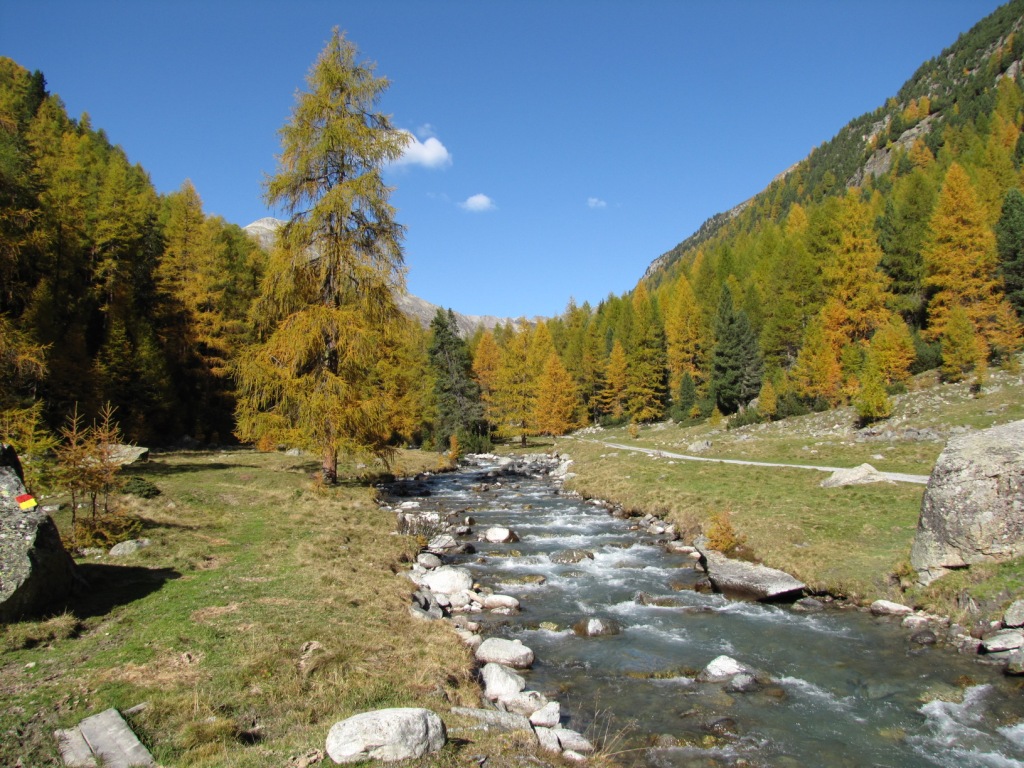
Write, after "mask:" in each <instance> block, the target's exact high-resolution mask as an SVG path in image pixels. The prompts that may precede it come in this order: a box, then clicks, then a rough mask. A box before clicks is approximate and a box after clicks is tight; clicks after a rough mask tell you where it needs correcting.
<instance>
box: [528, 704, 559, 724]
mask: <svg viewBox="0 0 1024 768" xmlns="http://www.w3.org/2000/svg"><path fill="white" fill-rule="evenodd" d="M561 720H562V705H561V704H559V703H558V702H557V701H549V702H548V703H547V704H545V705H544V706H543V707H541V708H540V709H538V710H537V711H536V712H534V713H533V714H532V715H530V722H531V723H533V724H534V725H536V726H540V727H541V728H557V727H558V724H559V722H561Z"/></svg>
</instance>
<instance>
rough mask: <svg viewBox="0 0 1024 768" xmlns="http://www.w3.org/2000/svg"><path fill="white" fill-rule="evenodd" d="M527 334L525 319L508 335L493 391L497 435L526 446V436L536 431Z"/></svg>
mask: <svg viewBox="0 0 1024 768" xmlns="http://www.w3.org/2000/svg"><path fill="white" fill-rule="evenodd" d="M530 336H531V334H530V329H529V326H528V325H527V323H526V322H525V321H521V322H520V326H519V329H518V330H517V331H516V332H515V333H513V334H512V335H511V336H509V338H508V341H507V342H506V344H505V348H504V349H503V350H502V355H501V364H500V365H499V366H498V375H497V381H496V382H495V387H494V393H493V413H494V417H493V418H494V419H495V422H496V425H497V426H496V430H495V431H496V432H497V433H498V435H500V436H501V437H505V438H510V439H517V440H519V442H520V444H521V445H526V441H527V437H528V436H529V435H532V434H535V433H536V428H535V426H534V421H533V418H534V414H535V411H534V404H535V402H536V398H537V391H536V376H534V374H533V371H531V370H530V365H529V356H530Z"/></svg>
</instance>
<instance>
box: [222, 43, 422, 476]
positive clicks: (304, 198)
mask: <svg viewBox="0 0 1024 768" xmlns="http://www.w3.org/2000/svg"><path fill="white" fill-rule="evenodd" d="M356 56H357V51H356V48H355V46H354V45H352V44H351V43H350V42H348V41H347V40H346V39H345V38H344V37H343V36H342V35H341V34H340V33H339V32H338V30H337V29H335V30H334V32H333V33H332V35H331V39H330V40H329V41H328V43H327V46H326V47H325V48H324V50H323V51H322V52H321V54H320V56H319V58H318V59H317V61H316V63H315V64H314V65H313V68H312V69H311V70H310V73H309V75H308V77H307V86H308V90H306V91H305V92H300V93H299V94H298V96H297V101H296V105H295V108H294V109H293V111H292V115H291V119H290V120H289V122H288V123H287V124H286V125H285V127H284V128H282V130H281V142H282V152H281V155H280V156H279V159H278V170H277V173H276V174H274V175H273V176H272V177H271V178H270V179H269V180H268V181H267V185H266V198H267V201H268V203H269V204H271V205H281V206H284V208H285V209H286V211H287V213H288V216H289V217H290V218H289V220H288V221H287V223H286V224H285V225H284V227H283V228H282V230H281V231H280V233H279V236H278V241H277V246H276V248H275V251H274V253H273V254H272V257H271V260H270V263H269V264H268V267H267V274H266V276H265V277H264V280H263V284H262V288H261V295H260V298H259V300H258V301H257V303H256V307H255V309H254V315H253V316H254V320H255V321H256V322H257V324H258V327H259V329H260V333H261V340H260V342H259V343H257V344H255V345H254V346H253V347H252V348H250V349H249V350H247V352H246V353H245V354H244V355H243V356H242V357H241V359H240V362H239V364H238V367H237V381H238V388H239V404H238V410H237V417H238V429H237V434H238V436H239V437H240V438H241V439H243V440H248V441H261V442H262V443H263V444H274V443H277V442H279V441H281V442H286V443H291V444H293V445H299V446H304V447H307V448H311V449H315V450H318V451H319V452H320V455H321V458H322V462H321V472H322V475H323V479H324V480H325V481H326V482H328V483H333V482H335V481H336V479H337V461H338V453H339V452H340V451H345V452H349V453H358V452H363V453H368V454H372V455H374V456H376V457H378V458H381V459H383V460H385V461H387V460H388V459H389V458H390V456H391V453H392V449H391V447H390V445H389V438H390V436H391V430H390V426H391V420H390V418H389V409H390V408H391V407H393V404H392V403H390V402H388V401H387V400H386V399H385V398H384V397H382V396H381V393H380V391H379V390H378V388H377V387H376V384H377V381H378V371H377V370H376V363H377V361H378V360H379V359H380V357H381V354H380V349H381V347H382V346H388V345H392V344H394V343H396V340H395V334H394V326H395V325H396V322H397V318H398V309H397V307H396V305H395V300H394V292H395V291H397V290H401V289H402V288H403V287H404V286H403V283H404V276H403V272H402V269H403V267H402V252H401V246H400V241H401V238H402V234H403V227H402V226H401V225H399V224H398V223H397V222H396V221H395V219H394V209H393V208H392V206H391V205H390V203H389V202H388V197H389V193H390V190H389V189H388V187H387V186H385V184H384V181H383V178H382V174H381V171H382V168H383V166H384V165H385V164H387V163H388V162H390V161H393V160H396V159H397V158H398V157H400V156H401V153H402V151H403V148H404V146H405V144H406V142H407V141H408V135H407V134H405V133H403V132H401V131H398V130H396V129H395V128H393V126H392V125H391V122H390V120H389V119H388V118H387V116H385V115H383V114H381V113H379V112H377V111H376V102H377V100H378V98H379V97H380V96H381V94H382V93H383V92H384V90H385V89H386V88H387V86H388V82H387V80H386V79H384V78H382V77H377V76H376V75H375V73H374V66H373V65H372V64H368V63H365V62H360V61H357V60H356Z"/></svg>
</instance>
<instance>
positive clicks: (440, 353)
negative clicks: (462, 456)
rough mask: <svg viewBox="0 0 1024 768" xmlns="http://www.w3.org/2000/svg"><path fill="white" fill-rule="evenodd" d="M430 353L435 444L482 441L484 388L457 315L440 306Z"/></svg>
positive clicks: (442, 448)
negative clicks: (477, 378)
mask: <svg viewBox="0 0 1024 768" xmlns="http://www.w3.org/2000/svg"><path fill="white" fill-rule="evenodd" d="M430 331H431V337H430V345H429V347H428V348H427V355H428V358H429V360H430V368H431V370H432V371H433V374H434V404H435V407H436V409H437V421H436V423H435V424H434V447H435V448H436V450H438V451H445V450H447V449H448V446H449V445H450V444H451V438H452V437H453V436H454V437H456V438H457V439H458V442H459V445H461V446H463V447H467V446H472V445H474V444H475V443H476V442H478V438H479V436H480V434H481V432H482V431H483V430H482V424H481V422H482V421H483V415H484V414H483V405H482V404H481V402H480V387H479V385H478V384H477V383H476V382H475V381H474V380H473V377H472V362H471V361H470V357H469V349H468V348H467V347H466V342H465V341H463V339H462V337H461V336H459V329H458V325H457V324H456V321H455V314H454V313H453V312H452V311H451V310H450V309H449V310H448V311H447V312H446V311H445V310H443V309H438V310H437V314H435V315H434V319H433V320H432V321H431V323H430Z"/></svg>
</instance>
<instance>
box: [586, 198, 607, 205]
mask: <svg viewBox="0 0 1024 768" xmlns="http://www.w3.org/2000/svg"><path fill="white" fill-rule="evenodd" d="M587 207H588V208H607V207H608V203H606V202H605V201H604V200H602V199H601V198H599V197H588V198H587Z"/></svg>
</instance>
